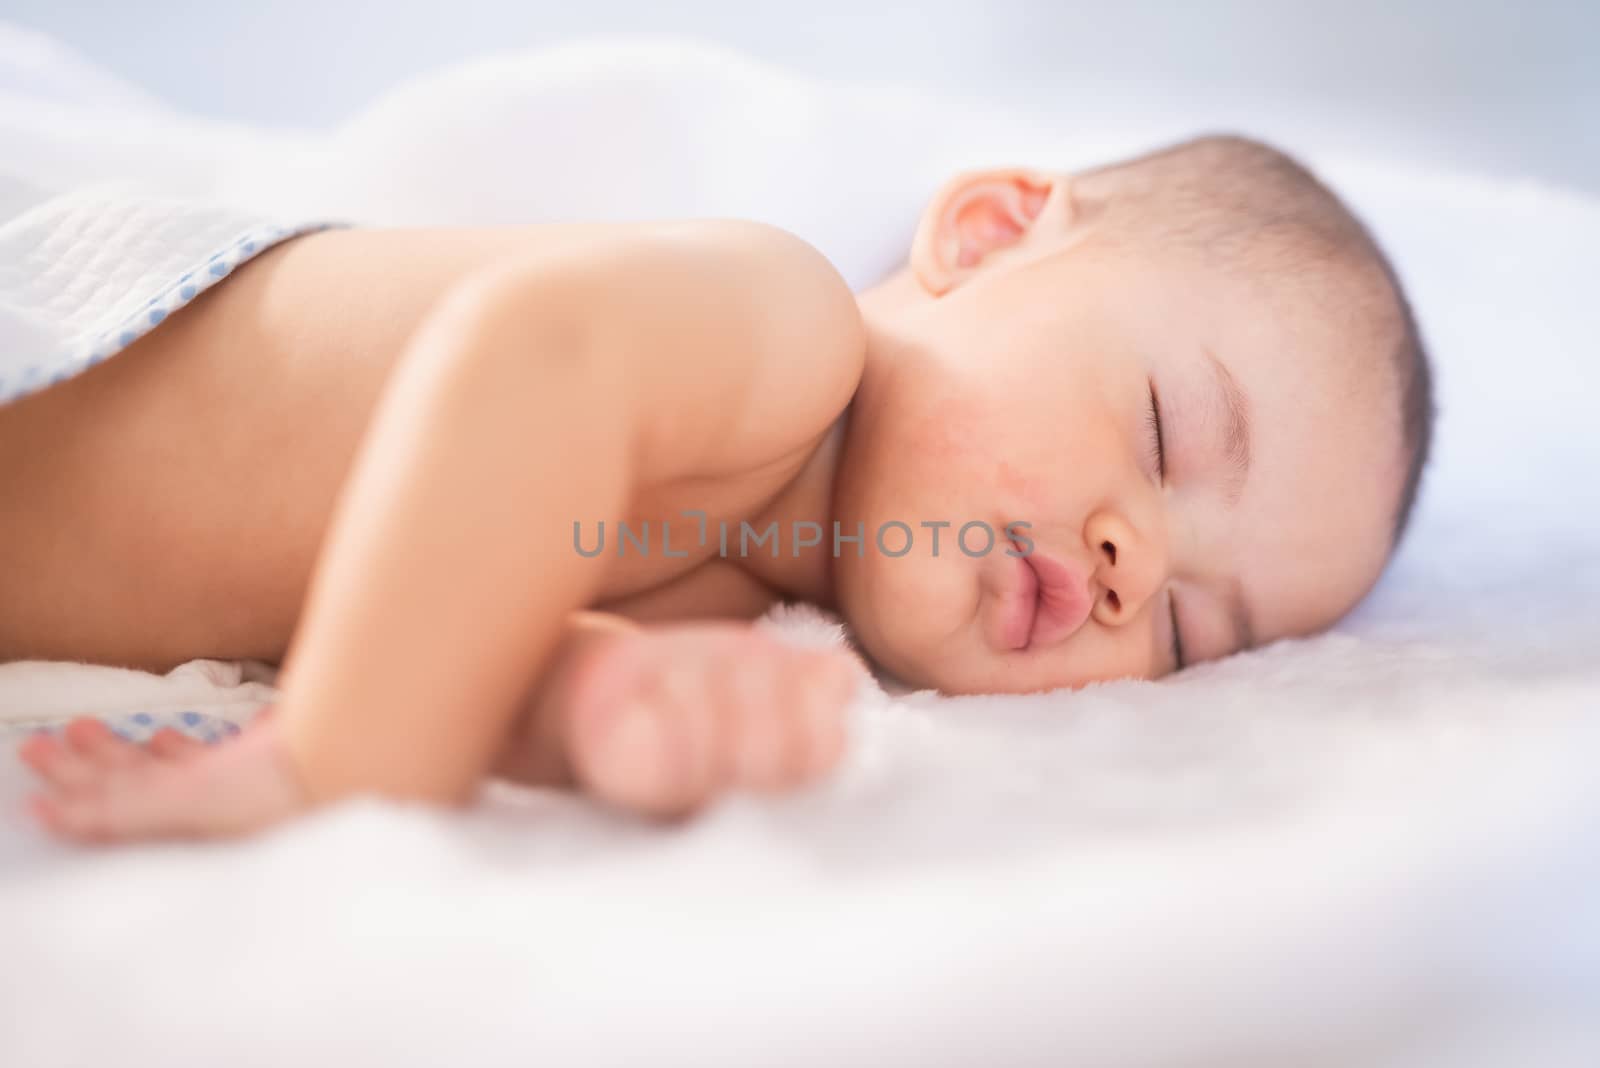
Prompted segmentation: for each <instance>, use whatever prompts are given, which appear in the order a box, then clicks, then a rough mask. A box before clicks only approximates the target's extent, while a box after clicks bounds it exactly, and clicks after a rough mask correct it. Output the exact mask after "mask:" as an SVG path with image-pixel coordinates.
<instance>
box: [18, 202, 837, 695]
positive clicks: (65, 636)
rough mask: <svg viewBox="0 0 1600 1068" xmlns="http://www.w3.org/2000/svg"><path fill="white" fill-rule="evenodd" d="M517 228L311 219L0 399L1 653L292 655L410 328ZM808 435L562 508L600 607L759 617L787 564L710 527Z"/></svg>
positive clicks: (778, 471) (745, 520)
mask: <svg viewBox="0 0 1600 1068" xmlns="http://www.w3.org/2000/svg"><path fill="white" fill-rule="evenodd" d="M565 234H566V230H565V229H564V228H550V229H549V230H545V229H541V230H540V231H539V233H538V235H537V236H538V238H539V239H540V240H567V239H568V237H566V236H564V235H565ZM577 236H582V235H581V233H579V234H578V235H577ZM572 239H574V240H575V239H576V238H572ZM523 240H527V236H526V234H525V233H523V232H519V231H518V230H516V229H508V230H503V231H438V232H434V231H420V230H418V231H404V230H397V231H368V232H363V231H343V232H341V231H334V232H329V233H323V234H314V235H311V236H309V237H303V238H299V239H297V240H295V241H293V242H289V243H287V244H285V245H282V246H279V247H277V248H275V249H273V250H271V251H269V252H267V253H265V254H263V255H262V256H260V257H259V258H258V259H256V260H254V261H252V262H251V263H249V264H247V265H245V266H244V267H243V268H241V269H240V270H239V271H237V272H236V276H235V277H231V278H230V279H229V280H228V282H227V283H226V284H224V285H222V286H220V287H218V288H217V289H215V290H213V291H212V292H210V293H207V294H203V295H202V296H201V298H200V299H199V300H197V301H196V302H195V303H194V304H192V305H191V306H190V307H188V308H186V309H184V311H183V312H182V313H181V314H179V315H177V316H175V317H173V318H172V320H170V321H169V322H167V323H165V324H163V325H162V326H161V327H160V328H159V329H157V330H155V331H154V332H152V333H151V334H149V335H147V336H145V337H143V338H141V339H139V341H137V342H136V343H135V344H134V345H133V346H132V347H131V348H130V349H129V350H128V352H127V353H126V354H124V355H119V356H118V357H116V358H115V359H112V360H109V361H107V362H105V363H103V364H101V365H100V366H98V367H95V368H93V369H92V370H90V371H89V372H87V373H85V374H83V375H80V376H78V377H77V378H74V379H71V380H69V381H67V382H64V383H62V384H61V385H59V386H56V387H53V388H51V389H49V390H45V391H43V392H41V393H39V394H36V395H34V396H31V397H28V398H25V399H23V400H21V401H18V402H16V403H14V404H10V405H6V406H4V407H3V408H0V498H5V499H9V500H12V501H16V502H22V503H21V505H20V507H18V508H17V509H16V510H14V511H13V510H11V509H9V508H8V509H7V512H8V514H7V519H6V522H5V523H0V561H10V562H11V566H9V567H0V661H4V660H7V659H18V658H31V657H37V658H49V659H80V660H88V661H94V662H105V663H117V664H124V665H127V666H132V667H141V668H146V669H149V670H158V671H165V670H168V669H170V668H171V667H172V666H175V665H176V664H179V663H182V662H184V661H186V660H191V659H194V658H197V657H215V658H224V659H235V658H238V659H244V658H249V659H261V660H266V661H269V662H276V661H279V660H281V658H282V656H283V654H284V652H285V651H286V650H287V647H288V642H289V640H290V638H291V636H292V634H293V631H294V628H295V625H296V623H297V622H298V619H299V615H300V612H301V609H302V607H303V604H304V599H305V595H306V592H307V589H308V586H309V582H310V578H311V574H312V571H313V567H314V565H315V562H316V556H317V553H318V550H319V548H320V546H321V543H322V538H323V535H324V534H325V532H326V529H327V526H328V523H329V520H330V517H331V515H332V512H333V509H334V507H335V505H336V503H337V499H338V494H339V491H340V488H341V487H342V485H343V482H344V479H345V477H346V475H347V474H348V471H349V468H350V464H351V461H352V459H353V457H354V455H355V452H356V449H357V446H358V445H359V443H360V441H361V439H362V435H363V432H364V430H365V429H366V426H367V423H368V420H369V418H370V415H371V413H372V411H373V408H374V406H375V404H376V402H377V399H378V396H379V394H380V392H381V390H382V387H383V384H384V382H385V381H386V380H387V378H388V375H389V372H390V370H391V367H392V365H393V362H394V360H395V359H396V358H397V355H398V353H399V351H400V350H401V348H402V346H403V344H404V342H405V340H406V339H407V337H408V336H409V335H410V333H411V331H412V330H413V329H414V327H415V325H416V323H417V322H418V321H419V320H420V318H421V317H422V315H423V314H424V313H425V312H426V310H427V309H428V308H429V307H430V306H432V304H433V302H434V301H435V300H436V299H437V298H438V296H439V294H440V293H442V292H443V291H444V289H445V288H446V287H447V286H448V285H449V284H451V283H452V282H453V280H454V279H456V278H458V277H460V276H461V275H462V274H463V273H465V272H466V271H468V270H471V269H472V268H473V267H475V266H477V265H479V264H481V263H483V262H486V261H488V260H489V259H491V258H492V257H494V256H496V255H500V254H501V253H503V252H504V251H505V250H506V249H507V248H510V247H513V246H514V245H515V243H516V242H517V241H523ZM816 451H817V450H816V448H815V447H814V446H813V447H808V448H804V449H796V450H793V451H791V452H790V453H789V454H788V455H786V456H783V457H780V458H778V459H776V460H773V459H766V460H764V461H761V462H752V463H751V464H749V465H737V464H735V465H733V467H732V468H731V469H730V468H729V467H728V466H727V465H725V466H724V469H723V470H720V471H719V472H718V473H717V474H716V476H715V477H708V478H704V479H700V480H696V481H693V482H680V483H676V484H673V485H669V486H656V487H653V488H651V489H650V490H648V491H647V492H644V493H641V494H640V495H638V496H637V497H636V499H635V500H633V501H632V502H631V504H630V507H629V515H627V516H625V517H621V518H619V517H601V516H573V517H572V521H574V522H577V523H578V524H579V529H578V531H577V534H578V535H579V543H580V544H581V545H582V546H583V547H584V548H585V549H586V550H592V549H593V548H594V546H595V544H596V543H595V539H596V538H597V537H598V536H599V533H600V531H599V523H600V522H601V521H602V520H604V521H605V531H604V538H605V545H604V549H603V552H604V553H605V554H606V560H607V566H606V569H605V578H604V581H603V583H602V586H601V593H600V596H599V597H598V598H597V599H596V603H595V604H594V605H593V606H592V607H595V608H599V609H602V610H608V611H614V612H617V613H619V614H622V615H625V616H629V617H631V618H634V619H638V620H641V621H657V620H668V619H685V618H707V617H735V618H751V617H754V616H757V615H759V614H760V613H761V612H762V611H764V610H765V609H766V608H767V607H768V606H770V605H771V604H772V603H773V602H774V601H775V600H777V599H779V597H780V596H782V594H781V593H780V588H781V587H782V586H783V585H784V584H783V583H781V582H778V583H775V582H773V581H772V579H773V577H774V573H775V571H774V567H773V564H772V561H771V559H770V557H764V558H762V559H761V560H760V561H759V562H757V561H755V560H753V558H752V557H751V556H750V555H748V554H741V553H737V552H734V551H728V550H725V549H724V547H723V542H722V540H721V538H720V537H719V531H720V530H722V529H727V530H730V531H732V532H733V537H734V538H737V537H738V534H739V532H740V530H741V527H742V525H744V524H751V525H752V526H754V527H756V528H758V529H759V528H765V527H766V526H767V525H768V524H769V523H770V522H771V519H770V514H771V513H772V512H773V510H774V509H775V508H776V509H778V511H780V512H781V511H782V510H783V505H784V498H785V497H786V495H787V492H786V487H790V486H791V485H793V484H794V483H795V482H796V481H797V476H800V475H801V474H802V472H804V471H805V470H808V465H807V461H808V460H810V459H811V458H812V457H813V456H814V455H815V453H816ZM699 513H703V514H704V517H705V518H704V520H703V521H702V520H701V519H700V517H699ZM624 527H626V529H624ZM702 535H704V536H702ZM766 544H770V543H763V548H762V551H763V552H765V551H767V550H766V549H765V548H764V545H766ZM577 551H578V550H577V547H576V545H575V548H574V553H575V554H576V552H577ZM784 551H785V552H787V551H788V547H787V542H786V543H785V549H784ZM22 562H25V563H22ZM791 592H792V591H791ZM802 592H805V591H802Z"/></svg>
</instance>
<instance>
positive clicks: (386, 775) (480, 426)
mask: <svg viewBox="0 0 1600 1068" xmlns="http://www.w3.org/2000/svg"><path fill="white" fill-rule="evenodd" d="M499 277H500V280H499V281H497V282H496V283H494V284H474V283H470V282H469V283H466V284H464V285H463V286H462V287H461V288H460V289H458V290H457V291H455V292H453V293H452V294H450V295H449V296H447V297H446V298H445V299H444V300H443V301H441V303H440V305H439V306H438V307H437V308H436V309H435V310H434V312H432V313H431V314H430V316H429V317H428V319H427V320H426V322H425V323H424V324H423V326H422V327H421V328H420V329H419V330H418V332H417V333H416V335H415V336H414V338H413V339H412V341H411V342H410V344H409V345H408V347H407V350H406V352H405V354H404V355H403V356H402V358H401V360H400V363H399V365H398V367H397V368H396V371H395V373H394V375H393V377H392V378H391V380H390V381H389V383H388V385H387V386H386V387H385V392H384V396H383V399H382V401H381V402H380V404H379V408H378V411H377V414H376V416H375V418H374V421H373V424H372V426H371V428H370V430H369V432H368V434H367V436H366V438H365V440H364V442H363V444H362V447H361V451H360V454H359V456H358V458H357V461H356V465H355V468H354V470H353V473H352V475H351V477H350V480H349V482H348V483H347V485H346V487H345V490H344V492H343V494H342V496H341V499H340V501H339V504H338V507H337V509H336V511H335V514H334V518H333V524H332V527H331V529H330V532H329V536H328V538H327V540H326V542H325V543H324V546H323V549H322V553H321V556H320V557H319V561H318V565H317V568H316V572H315V574H314V576H313V580H312V586H311V592H310V595H309V598H308V601H307V605H306V610H305V614H304V616H303V617H302V621H301V624H300V627H299V629H298V630H297V632H296V634H295V638H294V642H293V644H292V645H291V647H290V652H289V656H288V658H287V660H286V662H285V667H284V672H283V676H282V684H283V688H284V694H283V698H282V700H281V701H280V703H279V706H278V710H277V714H276V715H275V716H274V717H272V719H271V720H270V721H268V722H265V723H262V724H258V725H255V726H253V727H252V728H251V729H250V730H248V731H246V732H245V734H244V735H243V736H242V737H241V739H240V740H239V741H236V742H231V743H226V744H225V745H223V746H221V747H218V748H217V749H216V750H214V751H209V752H206V753H202V754H199V755H198V756H195V757H193V758H192V759H188V760H183V761H172V762H164V763H156V762H144V763H142V764H140V765H138V766H136V767H127V768H123V767H119V766H116V764H115V762H113V764H112V765H111V766H109V767H107V766H104V765H102V766H101V771H102V772H103V774H101V775H100V777H99V779H98V780H97V781H89V782H73V783H71V784H70V786H69V788H65V789H62V790H61V791H59V792H58V795H57V796H56V797H55V798H53V804H54V806H55V807H54V811H53V816H54V817H55V818H54V819H53V821H52V822H53V823H54V824H55V825H56V826H57V827H58V828H59V829H62V830H63V831H65V832H66V833H69V834H81V835H82V836H85V837H96V838H104V837H116V836H121V835H146V834H168V833H206V832H207V831H208V830H217V831H220V832H223V833H232V832H238V831H243V830H248V829H250V828H251V826H255V825H261V824H265V823H269V822H273V821H275V820H277V819H279V818H281V817H282V816H283V815H284V814H285V813H284V805H283V803H282V797H281V795H280V794H278V793H277V792H275V791H273V790H270V789H267V790H255V791H254V793H255V794H257V795H259V796H260V797H261V798H262V803H261V804H260V806H259V809H258V811H256V812H253V813H252V812H240V811H238V809H239V804H238V802H239V801H240V800H242V799H240V798H237V797H230V796H229V791H230V790H232V789H233V787H232V786H231V783H232V782H233V779H232V778H229V777H224V776H218V775H216V774H214V770H215V767H214V765H215V764H216V763H218V762H221V761H224V760H234V761H239V760H241V759H249V760H250V761H252V762H253V763H252V765H251V770H250V771H249V772H248V774H246V773H245V772H242V771H241V770H240V769H238V768H235V769H234V773H235V776H238V775H241V774H245V775H246V777H247V778H251V779H252V781H254V779H255V778H259V777H262V776H266V777H271V776H273V775H276V776H278V777H279V778H288V779H292V781H291V782H289V783H288V784H287V785H289V786H290V787H292V788H293V790H294V792H295V795H296V796H298V797H300V798H301V800H303V801H304V802H305V803H314V802H320V801H326V800H332V799H337V798H340V797H344V796H348V795H351V794H355V793H378V794H383V795H386V796H390V797H408V798H417V799H422V800H432V801H457V800H463V799H465V798H467V797H468V796H470V794H471V792H472V790H473V788H474V787H475V785H476V784H477V783H478V782H479V781H480V779H481V778H482V777H483V775H484V774H485V772H486V771H487V770H488V769H489V767H490V765H491V763H492V762H493V760H494V758H495V756H496V755H497V753H498V750H499V746H500V744H501V742H502V740H503V738H504V736H505V734H506V732H507V731H508V729H509V727H510V725H511V721H512V718H513V717H514V716H515V714H516V712H517V711H518V706H519V703H520V700H521V698H522V697H523V696H524V695H525V693H526V691H527V688H528V686H529V684H530V682H531V681H532V680H533V678H534V677H535V676H536V675H537V673H538V672H539V671H540V669H541V667H542V665H543V664H544V662H545V660H546V658H547V657H548V655H549V653H550V651H551V648H552V645H553V644H554V642H555V640H556V638H557V637H558V635H559V634H560V632H561V630H562V628H563V626H564V623H565V619H566V617H567V614H568V613H569V612H570V611H571V610H572V609H573V608H575V607H578V606H581V605H583V604H585V603H587V602H588V601H589V600H591V599H592V598H593V596H594V594H595V592H596V591H597V589H598V587H599V582H600V571H599V569H600V567H601V566H603V565H602V562H601V561H600V559H599V558H595V559H593V560H585V559H584V558H582V557H581V556H577V555H575V554H573V553H572V552H571V550H570V547H569V546H570V537H571V523H572V521H573V519H574V518H575V517H582V516H595V515H601V516H604V515H614V514H619V513H620V512H621V511H622V508H623V504H624V496H625V492H626V484H625V483H626V463H627V460H628V457H627V455H626V452H627V449H628V447H629V440H630V438H629V435H628V433H627V430H626V428H625V427H622V426H619V425H618V415H619V413H617V412H616V411H614V410H613V409H614V408H615V406H614V405H611V404H609V403H608V401H609V398H608V396H607V395H606V392H605V384H604V383H605V376H603V375H597V374H594V373H593V368H592V367H591V366H589V365H588V363H587V361H586V359H585V353H584V352H582V351H574V350H573V349H572V348H571V347H570V340H571V338H572V336H573V335H572V332H571V331H569V330H567V329H566V328H565V327H566V325H567V324H565V323H563V322H561V321H560V319H559V318H558V317H552V318H551V319H550V321H549V322H548V329H540V328H539V321H538V320H537V319H536V318H534V317H530V316H529V315H528V314H526V310H525V305H526V303H527V301H528V300H530V299H532V297H533V293H532V291H531V289H530V288H529V287H534V286H536V285H537V284H538V278H539V269H538V266H537V264H532V265H530V266H529V267H527V268H525V269H523V270H521V271H520V272H518V274H517V275H515V276H514V277H515V279H516V284H508V283H507V282H506V281H505V279H506V278H507V277H513V276H510V275H502V276H499ZM513 323H514V324H516V326H517V327H518V329H517V330H515V331H513V330H512V329H510V328H509V327H510V325H511V324H513ZM233 747H239V748H238V749H234V750H233V755H232V756H230V755H229V750H230V749H233ZM245 754H250V755H249V756H248V757H246V756H245ZM129 776H136V777H137V778H136V780H135V779H132V778H130V777H129ZM173 777H184V779H185V780H186V781H187V782H188V783H189V784H190V785H191V786H193V785H194V784H203V790H202V792H206V791H212V792H214V794H215V804H210V805H207V804H206V803H204V802H202V801H201V800H200V799H199V798H197V797H196V790H195V789H176V788H173V787H172V780H173ZM130 782H133V783H135V785H137V786H139V788H140V789H142V790H144V791H145V792H146V793H147V794H148V795H149V798H169V799H171V800H172V801H173V804H174V805H175V806H176V805H178V804H180V803H181V805H182V806H183V810H182V811H180V810H179V809H178V808H176V807H174V808H173V809H172V811H170V812H166V813H165V814H164V813H163V812H162V809H161V805H160V804H159V803H155V802H152V803H146V804H142V805H139V806H135V807H137V810H138V813H139V818H138V821H137V822H136V823H134V824H130V823H128V822H126V821H121V822H119V821H118V820H117V819H116V818H115V816H114V814H112V813H111V812H110V809H111V806H109V805H108V804H107V803H106V802H107V795H108V794H111V793H118V792H120V793H121V794H123V795H125V794H126V793H127V791H128V789H129V784H130ZM257 785H259V784H257ZM197 805H198V806H199V807H200V808H201V809H202V810H213V811H217V812H224V811H225V812H227V814H228V819H227V821H226V825H225V826H222V825H218V826H215V827H207V826H197V825H196V824H197V822H201V821H197V819H196V816H195V808H196V806H197ZM125 807H126V806H125Z"/></svg>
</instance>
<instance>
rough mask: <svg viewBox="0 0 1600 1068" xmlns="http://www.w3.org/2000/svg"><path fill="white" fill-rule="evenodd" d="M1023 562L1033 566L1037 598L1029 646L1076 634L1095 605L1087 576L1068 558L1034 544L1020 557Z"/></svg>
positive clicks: (1052, 643)
mask: <svg viewBox="0 0 1600 1068" xmlns="http://www.w3.org/2000/svg"><path fill="white" fill-rule="evenodd" d="M1022 562H1023V563H1025V564H1027V565H1028V566H1029V567H1030V568H1031V569H1032V570H1033V573H1034V577H1035V579H1036V580H1037V589H1036V593H1037V596H1038V602H1039V603H1038V609H1037V611H1035V612H1034V616H1033V629H1032V631H1031V632H1030V634H1029V635H1028V647H1029V648H1037V647H1042V646H1049V645H1054V644H1055V643H1056V642H1059V641H1060V640H1061V639H1063V638H1065V637H1067V636H1068V635H1071V634H1076V633H1077V632H1078V629H1079V628H1080V627H1082V626H1083V624H1084V622H1085V621H1086V620H1088V618H1089V613H1090V611H1092V610H1093V608H1094V598H1093V596H1092V594H1091V593H1090V591H1089V577H1088V576H1087V575H1085V574H1084V573H1083V572H1082V571H1081V570H1080V569H1079V568H1077V567H1074V566H1073V565H1072V564H1070V563H1069V562H1067V561H1065V560H1061V559H1058V558H1056V557H1053V556H1050V555H1049V554H1048V553H1042V552H1039V551H1038V549H1037V548H1035V550H1034V551H1033V552H1032V553H1029V554H1028V555H1027V556H1025V557H1023V558H1022Z"/></svg>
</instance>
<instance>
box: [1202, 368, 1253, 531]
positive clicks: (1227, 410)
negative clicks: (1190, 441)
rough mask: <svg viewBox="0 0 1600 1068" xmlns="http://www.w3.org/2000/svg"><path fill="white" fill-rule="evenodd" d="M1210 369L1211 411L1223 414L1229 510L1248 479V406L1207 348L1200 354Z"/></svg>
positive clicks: (1240, 390)
mask: <svg viewBox="0 0 1600 1068" xmlns="http://www.w3.org/2000/svg"><path fill="white" fill-rule="evenodd" d="M1201 351H1202V352H1204V353H1205V355H1206V363H1207V365H1208V366H1210V368H1211V378H1212V381H1213V382H1214V383H1215V386H1216V395H1217V398H1216V402H1215V405H1214V407H1215V408H1216V409H1217V410H1219V411H1221V413H1222V455H1223V457H1224V458H1225V459H1226V461H1227V465H1228V481H1227V487H1226V491H1225V492H1226V498H1227V502H1228V507H1230V508H1232V507H1233V506H1234V505H1235V504H1238V503H1239V496H1240V495H1241V494H1242V493H1243V492H1244V483H1245V479H1247V478H1248V477H1249V476H1250V405H1249V403H1248V401H1247V400H1246V399H1245V395H1244V390H1242V389H1240V388H1239V383H1238V382H1235V381H1234V379H1233V375H1232V374H1231V373H1230V372H1229V371H1228V368H1227V367H1226V366H1225V365H1224V364H1223V362H1222V361H1221V360H1219V359H1217V357H1216V354H1215V353H1214V352H1212V351H1211V350H1210V349H1209V348H1203V349H1202V350H1201Z"/></svg>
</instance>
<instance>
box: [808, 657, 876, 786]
mask: <svg viewBox="0 0 1600 1068" xmlns="http://www.w3.org/2000/svg"><path fill="white" fill-rule="evenodd" d="M861 677H862V671H861V667H860V665H859V664H857V663H856V662H855V660H854V659H852V658H851V657H849V656H848V655H846V654H842V653H831V652H830V653H825V654H822V656H821V657H819V658H818V659H817V660H816V661H815V662H814V663H813V665H812V666H811V668H810V670H809V672H808V678H809V679H810V682H811V685H810V687H809V688H808V690H807V693H806V700H805V704H804V707H803V708H802V709H801V711H800V714H799V716H798V717H797V720H796V729H797V730H798V731H799V732H800V733H801V734H802V735H803V736H804V739H805V741H804V745H803V747H801V752H802V760H801V763H800V767H799V769H798V776H799V778H800V780H801V781H803V782H809V781H811V780H813V779H816V778H818V777H819V776H821V775H824V774H826V773H827V772H829V771H831V770H833V768H834V766H835V765H836V764H838V762H839V758H840V757H841V756H842V755H843V754H844V744H845V716H846V713H847V711H848V709H849V705H850V699H851V698H852V697H853V696H854V694H855V691H856V687H857V686H858V685H860V682H861Z"/></svg>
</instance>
